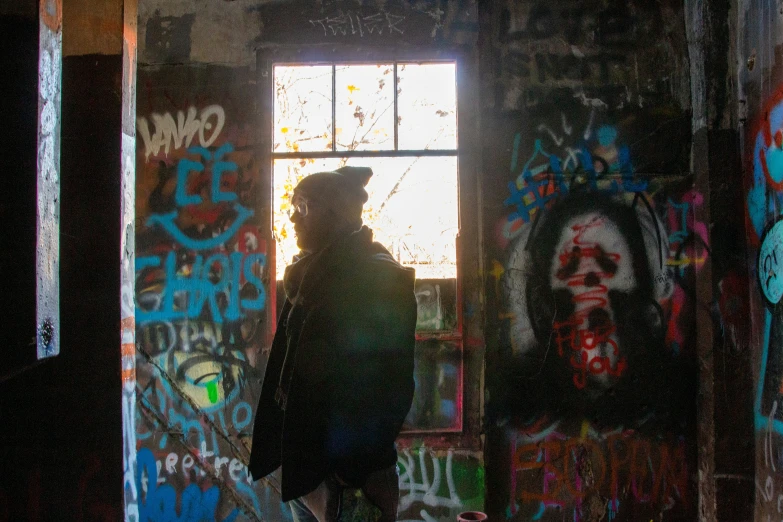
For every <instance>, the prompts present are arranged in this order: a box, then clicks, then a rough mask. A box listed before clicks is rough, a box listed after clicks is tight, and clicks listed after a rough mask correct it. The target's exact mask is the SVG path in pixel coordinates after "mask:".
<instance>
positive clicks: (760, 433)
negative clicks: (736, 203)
mask: <svg viewBox="0 0 783 522" xmlns="http://www.w3.org/2000/svg"><path fill="white" fill-rule="evenodd" d="M740 5H741V8H740V25H739V30H740V39H739V42H740V44H739V46H738V52H739V61H738V64H739V80H740V82H739V83H740V96H741V100H742V102H741V103H742V105H743V108H745V109H746V110H747V114H746V116H747V119H746V120H745V125H744V129H743V131H744V135H743V137H744V148H743V153H744V156H743V163H744V165H743V166H744V169H743V170H744V180H743V181H744V183H743V188H744V192H745V201H746V211H747V212H746V214H745V216H744V218H745V223H746V232H747V238H748V266H749V272H750V273H749V279H750V281H751V292H750V294H751V303H750V319H751V324H752V330H753V346H754V355H755V362H756V365H755V370H756V375H755V378H756V393H755V403H754V416H755V428H756V433H755V435H756V477H755V479H756V480H755V482H756V498H755V508H756V519H757V520H766V519H776V518H780V517H781V514H783V473H781V470H783V424H782V423H781V421H782V420H783V416H782V415H781V407H783V401H781V396H783V388H782V387H781V379H782V378H783V356H782V355H781V354H782V353H783V337H781V334H782V333H783V322H781V320H782V319H783V315H782V314H783V312H782V310H783V308H781V306H782V305H781V302H780V297H781V289H780V283H779V282H778V272H779V268H778V259H779V258H780V257H781V251H780V245H781V238H783V236H781V225H780V215H781V203H783V192H781V189H783V186H781V184H780V181H781V179H783V162H782V161H781V158H783V150H782V149H783V144H782V143H781V142H782V137H783V65H782V64H781V52H782V51H783V47H781V46H782V45H783V15H781V14H780V12H779V5H778V4H777V3H774V2H767V1H766V0H748V1H745V2H742V3H741V4H740Z"/></svg>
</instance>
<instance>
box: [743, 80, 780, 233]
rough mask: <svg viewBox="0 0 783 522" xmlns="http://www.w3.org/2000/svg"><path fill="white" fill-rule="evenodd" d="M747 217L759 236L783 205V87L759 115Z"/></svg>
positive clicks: (754, 140)
mask: <svg viewBox="0 0 783 522" xmlns="http://www.w3.org/2000/svg"><path fill="white" fill-rule="evenodd" d="M747 202H748V217H749V218H750V222H751V224H752V225H753V228H754V230H755V231H756V234H758V236H759V237H760V236H761V234H762V232H763V230H764V227H765V225H766V223H767V216H770V215H775V209H776V208H780V206H781V205H783V91H780V92H779V93H778V94H777V95H775V96H773V98H772V99H771V100H770V104H769V109H768V110H767V111H766V113H765V114H764V115H763V116H762V117H760V118H759V128H758V129H757V131H756V134H755V138H754V139H753V185H752V186H751V188H750V190H749V191H748V197H747Z"/></svg>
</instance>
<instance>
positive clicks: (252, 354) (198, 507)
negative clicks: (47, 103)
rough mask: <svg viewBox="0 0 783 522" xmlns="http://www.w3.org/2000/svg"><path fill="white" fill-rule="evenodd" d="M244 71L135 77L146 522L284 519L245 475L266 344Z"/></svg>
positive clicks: (251, 110) (263, 270)
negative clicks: (181, 518)
mask: <svg viewBox="0 0 783 522" xmlns="http://www.w3.org/2000/svg"><path fill="white" fill-rule="evenodd" d="M250 74H251V73H250V72H249V71H248V70H246V69H242V68H237V69H233V68H221V67H199V68H193V69H191V68H176V67H175V68H168V69H166V70H165V71H162V72H161V71H156V70H154V69H153V68H144V69H142V70H141V71H140V73H139V79H138V86H139V89H138V92H139V96H138V113H137V120H136V130H137V143H136V150H137V158H136V162H137V170H136V341H137V348H138V356H137V367H136V368H137V370H136V371H137V399H138V405H137V406H138V407H137V420H136V440H137V443H138V445H139V447H140V449H139V451H138V455H137V468H138V469H137V472H136V480H137V487H138V489H139V491H144V492H145V494H140V496H139V498H140V499H142V500H140V502H139V514H140V519H141V520H143V521H145V522H147V521H149V522H152V521H158V520H169V518H168V517H171V516H173V515H176V516H182V517H185V516H186V514H187V516H188V517H194V516H195V514H197V513H198V514H199V516H198V517H196V518H198V519H200V520H201V519H203V520H220V521H226V520H228V521H230V520H237V519H239V520H244V519H248V520H257V519H264V520H282V519H285V518H286V517H288V516H289V515H288V514H287V512H286V511H281V505H280V502H279V497H278V496H277V494H276V493H275V491H274V486H273V485H272V486H270V485H268V484H266V483H257V484H254V483H252V482H251V480H250V479H249V478H248V475H247V471H246V467H245V466H246V463H247V459H248V457H249V444H250V434H251V431H252V420H253V412H254V410H255V407H256V403H257V400H258V394H259V393H260V387H259V385H260V382H259V381H260V377H261V376H262V375H263V373H262V372H263V369H264V365H265V361H266V357H265V355H264V353H263V349H264V348H265V347H268V343H267V338H266V336H267V334H268V330H267V326H268V321H267V315H266V313H267V305H268V302H267V301H268V289H267V285H266V284H265V283H264V279H265V278H266V277H267V276H268V258H267V255H268V252H267V243H266V240H265V238H264V237H263V236H262V234H261V232H260V223H261V220H262V217H261V212H263V205H262V204H261V198H260V196H259V190H260V188H259V180H260V176H259V167H258V161H257V159H256V152H257V150H256V145H257V144H256V141H255V139H256V126H257V125H256V120H255V118H256V114H257V113H256V109H255V107H256V100H255V98H254V96H253V95H254V93H253V88H252V83H251V81H250V80H249V75H250ZM188 519H191V518H188ZM193 519H194V520H195V518H193Z"/></svg>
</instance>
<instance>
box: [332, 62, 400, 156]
mask: <svg viewBox="0 0 783 522" xmlns="http://www.w3.org/2000/svg"><path fill="white" fill-rule="evenodd" d="M393 84H394V65H393V64H381V65H340V66H337V68H336V70H335V101H336V107H335V120H336V123H335V125H336V127H337V150H393V149H394V91H393V90H392V89H393Z"/></svg>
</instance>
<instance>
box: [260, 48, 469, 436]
mask: <svg viewBox="0 0 783 522" xmlns="http://www.w3.org/2000/svg"><path fill="white" fill-rule="evenodd" d="M466 61H467V60H466V55H465V54H464V53H463V52H460V51H457V50H450V51H444V50H434V49H432V50H430V49H423V50H417V51H410V50H408V51H400V50H394V49H390V50H380V49H366V48H357V47H353V46H346V47H341V46H335V47H330V48H329V49H323V48H312V47H308V46H303V47H283V48H281V47H275V48H268V49H262V50H260V51H259V55H258V62H257V64H258V69H259V76H258V78H259V82H260V84H261V85H260V88H259V89H258V92H259V94H260V100H261V102H260V104H259V109H260V110H259V115H258V116H259V123H260V129H261V131H260V133H259V143H258V147H259V158H260V160H261V161H262V168H261V169H260V170H261V172H262V175H263V177H264V179H263V180H262V183H263V184H264V189H263V193H262V198H263V202H262V204H261V210H262V213H263V214H262V218H263V219H264V223H267V224H268V228H267V234H268V238H269V241H270V243H269V244H270V248H269V259H268V261H269V266H270V269H269V273H268V275H267V278H266V280H265V282H267V283H268V288H269V302H270V306H269V307H268V310H267V313H268V320H269V325H270V328H269V330H268V339H269V341H270V342H271V340H272V338H273V336H274V328H275V327H276V317H275V316H276V312H277V310H276V302H277V296H276V292H277V288H276V286H277V285H276V277H275V269H273V268H272V267H276V263H277V260H276V259H275V251H276V248H271V246H274V245H275V243H274V235H273V222H274V206H273V191H274V188H273V185H274V172H273V166H274V160H275V159H297V158H350V157H415V156H430V157H431V156H451V157H456V158H457V206H458V208H457V215H458V232H457V235H456V274H455V284H456V289H455V291H456V296H455V298H456V303H455V306H456V324H455V325H454V326H453V327H452V328H450V329H449V330H439V331H417V333H416V341H417V343H418V342H421V341H433V342H452V343H455V344H458V345H459V350H460V359H459V361H460V365H459V376H458V387H457V391H456V400H457V408H458V413H457V418H458V421H457V423H456V425H455V426H453V427H448V428H424V429H405V430H404V431H402V432H401V434H400V435H401V436H403V437H405V436H409V437H410V436H413V437H416V436H425V437H432V436H439V438H440V440H441V441H442V442H444V443H446V442H447V441H452V443H458V444H459V445H460V446H469V447H472V446H477V447H478V446H479V445H480V439H479V432H480V428H479V424H480V418H481V416H482V415H483V405H481V403H482V402H483V400H481V397H482V396H483V392H482V391H481V390H479V393H478V394H475V392H474V391H471V393H470V395H471V396H470V397H467V395H466V390H467V388H466V376H467V374H468V369H469V368H468V365H471V368H473V372H472V373H474V372H475V369H476V359H475V358H474V357H473V355H475V353H473V354H470V355H469V354H467V353H466V350H467V349H468V344H470V345H472V346H471V348H474V347H475V345H477V344H478V343H479V341H478V338H477V336H476V335H475V332H476V331H478V330H480V329H481V328H480V325H479V324H478V322H477V321H475V320H471V321H470V323H471V324H470V325H469V328H468V330H469V332H467V331H466V324H465V320H464V317H465V314H466V310H465V306H464V297H463V293H464V291H465V285H464V279H465V277H464V267H463V264H464V258H465V252H464V250H465V248H464V240H463V239H464V238H463V230H464V226H463V225H464V220H463V216H462V212H463V200H462V193H463V190H462V189H463V185H464V184H465V182H466V180H470V181H473V178H474V176H475V174H474V173H473V170H474V169H475V167H474V165H475V164H476V163H474V160H472V159H471V160H469V161H466V157H475V155H474V154H470V153H468V152H467V149H473V150H476V149H477V147H476V146H475V144H474V145H473V147H470V146H466V142H468V144H469V143H470V142H469V140H470V138H471V136H475V133H474V132H473V129H468V131H467V132H465V130H463V128H464V125H463V123H464V120H466V118H464V113H463V105H464V104H465V102H466V101H467V98H466V93H467V91H468V89H465V88H463V87H462V86H461V85H460V83H461V79H464V78H465V77H466V72H465V71H464V70H462V68H463V63H465V62H466ZM379 63H395V64H402V63H453V64H454V65H455V75H456V100H457V144H456V148H455V149H424V150H412V149H403V150H402V151H401V150H400V149H399V148H398V142H397V138H398V136H397V130H396V129H395V149H389V150H382V151H368V150H358V151H339V150H334V148H333V150H332V151H320V152H316V151H311V152H274V151H273V147H274V125H275V120H274V67H275V66H286V65H287V66H293V65H308V66H310V65H321V66H323V65H332V66H339V65H375V64H379ZM466 69H470V66H468V67H466ZM333 72H334V69H333ZM467 83H470V82H467ZM333 85H334V79H333ZM395 91H396V89H395ZM395 102H396V92H395ZM332 104H333V105H334V104H335V100H334V96H333V99H332ZM395 110H396V103H395ZM464 112H465V113H468V114H469V116H468V117H470V115H473V116H474V117H475V113H476V111H475V110H468V111H464ZM333 121H334V120H333ZM395 121H396V118H395ZM395 127H396V125H395ZM335 135H336V133H334V132H333V136H335ZM474 139H475V138H474ZM333 142H334V139H333ZM267 169H268V170H267ZM468 171H470V172H471V174H470V175H466V173H467V172H468ZM471 188H472V190H470V195H471V200H473V198H474V197H475V195H476V192H480V187H478V186H477V187H475V188H473V187H471ZM478 211H479V209H478V205H476V207H475V212H478ZM479 222H480V218H479V219H478V220H476V223H475V224H473V226H472V227H471V231H470V239H471V243H473V241H472V240H473V239H474V238H475V239H478V236H479V235H480V228H478V227H477V225H478V224H479ZM469 255H472V256H473V257H474V259H476V260H478V261H479V265H483V263H482V262H480V260H479V250H478V241H476V246H475V247H474V248H470V252H469ZM450 280H451V278H448V279H444V281H450ZM473 286H475V287H476V288H475V289H474V288H472V287H473ZM481 291H482V289H481V285H480V284H479V281H478V280H476V281H474V282H473V284H471V290H470V292H471V294H474V293H477V292H481ZM471 315H473V313H471ZM480 344H481V345H482V350H481V354H480V356H481V359H480V360H481V361H483V340H481V341H480ZM479 371H480V372H481V373H482V378H481V382H482V383H483V362H482V363H481V366H480V370H479ZM472 373H471V374H472ZM482 386H483V385H482ZM477 399H479V400H477ZM475 405H478V407H477V408H475V410H476V412H475V413H474V412H471V413H470V415H469V414H468V412H467V411H466V410H467V408H474V406H475ZM468 417H470V418H468Z"/></svg>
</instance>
